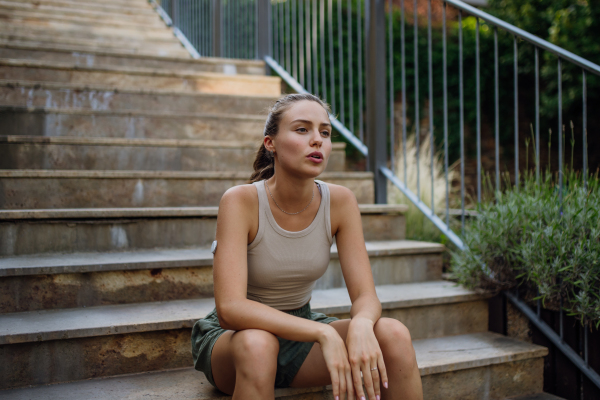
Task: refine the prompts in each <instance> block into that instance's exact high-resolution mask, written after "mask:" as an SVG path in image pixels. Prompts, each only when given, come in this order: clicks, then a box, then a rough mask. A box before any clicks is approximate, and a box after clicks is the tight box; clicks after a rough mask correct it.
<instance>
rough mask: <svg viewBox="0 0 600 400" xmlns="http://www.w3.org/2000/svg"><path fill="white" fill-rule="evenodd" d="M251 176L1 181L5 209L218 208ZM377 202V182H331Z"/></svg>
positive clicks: (1, 205) (1, 202)
mask: <svg viewBox="0 0 600 400" xmlns="http://www.w3.org/2000/svg"><path fill="white" fill-rule="evenodd" d="M248 178H249V176H248V177H247V178H240V179H237V178H221V179H202V178H182V179H161V178H139V179H137V178H108V179H107V178H92V179H89V178H0V193H3V195H2V196H0V208H4V209H9V210H10V209H39V208H94V207H185V206H189V207H193V206H216V205H218V204H219V201H220V199H221V196H223V193H225V191H226V190H227V189H229V188H231V187H233V186H236V185H241V184H244V183H246V181H247V179H248ZM328 182H331V183H334V184H338V185H342V186H346V187H347V188H349V189H350V190H352V191H353V192H354V194H355V196H356V198H357V199H358V202H359V203H360V204H372V203H373V181H372V180H371V179H328Z"/></svg>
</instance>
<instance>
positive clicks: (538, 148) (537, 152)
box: [535, 46, 540, 185]
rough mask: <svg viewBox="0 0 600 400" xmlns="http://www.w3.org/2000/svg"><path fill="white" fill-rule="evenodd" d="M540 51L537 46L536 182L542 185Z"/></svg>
mask: <svg viewBox="0 0 600 400" xmlns="http://www.w3.org/2000/svg"><path fill="white" fill-rule="evenodd" d="M539 53H540V49H539V48H538V47H537V46H535V181H536V182H537V184H538V185H539V183H540V54H539Z"/></svg>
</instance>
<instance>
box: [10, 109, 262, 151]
mask: <svg viewBox="0 0 600 400" xmlns="http://www.w3.org/2000/svg"><path fill="white" fill-rule="evenodd" d="M265 119H266V115H230V114H202V113H197V114H194V113H174V112H173V113H167V114H165V113H164V112H162V111H161V112H157V111H156V112H147V111H143V110H142V111H132V110H129V111H128V110H125V111H119V110H106V111H101V110H82V109H72V108H70V109H59V108H58V109H57V108H45V107H44V108H28V107H1V106H0V132H2V133H3V134H4V135H19V136H32V135H33V136H44V137H62V136H68V137H72V138H73V137H77V138H88V139H96V138H103V139H104V138H122V139H164V140H186V139H187V140H205V141H209V140H222V141H223V140H225V141H252V142H253V143H254V146H258V145H259V144H260V143H261V138H262V136H263V129H264V125H265Z"/></svg>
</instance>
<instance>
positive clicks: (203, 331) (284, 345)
mask: <svg viewBox="0 0 600 400" xmlns="http://www.w3.org/2000/svg"><path fill="white" fill-rule="evenodd" d="M285 312H286V313H288V314H290V315H294V316H296V317H300V318H306V319H310V320H312V321H317V322H321V323H324V324H329V323H331V322H333V321H337V318H335V317H328V316H326V315H325V314H322V313H316V312H312V311H311V309H310V304H306V305H305V306H303V307H301V308H299V309H297V310H292V311H285ZM225 332H226V330H225V329H223V328H221V326H220V325H219V319H218V318H217V309H216V308H215V309H214V310H212V311H211V312H210V314H208V315H207V316H206V317H205V318H203V319H200V320H198V321H196V323H195V324H194V328H193V329H192V355H193V357H194V367H195V368H196V369H197V370H198V371H202V372H204V375H206V379H208V381H209V382H210V384H211V385H213V386H214V387H216V386H217V385H215V381H214V378H213V375H212V370H211V365H210V356H211V354H212V349H213V346H214V345H215V343H216V342H217V339H218V338H219V336H221V334H223V333H225ZM277 339H278V340H279V354H278V355H277V374H276V376H275V387H276V388H284V387H289V386H290V384H291V383H292V380H294V377H295V376H296V374H297V373H298V371H299V370H300V367H301V366H302V363H303V362H304V360H305V359H306V356H308V353H309V352H310V350H311V349H312V346H313V344H314V343H313V342H296V341H293V340H287V339H282V338H280V337H278V338H277Z"/></svg>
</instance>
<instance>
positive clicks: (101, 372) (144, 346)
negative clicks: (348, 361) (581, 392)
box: [0, 281, 544, 388]
mask: <svg viewBox="0 0 600 400" xmlns="http://www.w3.org/2000/svg"><path fill="white" fill-rule="evenodd" d="M377 291H378V296H379V298H380V300H381V302H382V307H383V309H384V311H383V315H384V316H387V315H389V316H392V317H401V318H404V323H405V324H406V326H407V327H408V328H409V330H411V335H412V337H413V339H415V344H416V339H428V338H434V337H436V335H439V334H442V335H446V334H447V333H446V331H449V332H451V333H450V334H456V333H457V332H458V333H461V334H470V335H474V336H475V337H480V338H482V339H480V341H479V343H478V345H479V346H477V347H476V348H478V351H479V354H480V355H481V354H485V353H486V351H487V352H489V351H491V349H490V347H493V348H494V350H495V351H497V350H498V349H497V347H499V345H500V344H501V343H503V342H504V343H505V345H506V343H507V341H508V343H510V342H511V339H507V338H504V337H502V336H495V335H493V337H495V338H497V339H496V342H497V343H496V346H491V343H487V346H485V347H484V346H482V343H481V340H483V338H486V337H487V338H489V336H487V335H489V334H487V333H484V331H485V330H486V329H487V307H485V306H484V307H477V306H476V307H471V306H470V303H483V304H484V305H485V304H486V300H485V299H486V297H485V296H481V295H478V294H475V293H474V292H470V291H467V290H464V289H462V288H460V287H454V285H453V284H452V283H448V282H443V281H442V282H427V283H422V284H411V285H385V286H379V287H377ZM311 305H312V308H313V309H314V310H315V311H320V312H324V313H326V314H329V315H335V316H340V317H342V318H343V317H345V316H347V315H348V314H349V312H350V308H351V302H350V299H349V296H348V292H347V290H345V289H344V288H340V289H329V290H315V291H313V296H312V300H311ZM213 307H214V300H213V299H212V298H210V299H195V300H176V301H168V302H154V303H140V304H127V305H116V306H115V305H113V306H101V307H87V308H85V309H84V308H80V309H63V310H46V311H34V312H27V313H13V314H5V315H0V344H1V345H2V346H3V358H4V361H5V362H3V363H2V364H1V366H0V372H2V375H3V377H4V379H3V382H2V385H3V386H2V388H11V387H17V386H21V387H22V386H26V385H32V384H33V385H36V384H47V383H57V382H65V381H70V380H80V379H87V378H91V377H100V376H111V375H120V374H126V373H135V372H145V371H152V370H164V369H170V368H178V367H188V366H191V361H192V358H191V354H190V353H191V348H190V332H191V327H192V325H193V323H194V322H195V321H196V320H197V319H199V318H202V317H204V316H205V315H206V314H207V313H208V312H210V311H211V310H212V309H213ZM467 309H468V310H470V311H471V312H473V311H477V313H474V314H475V315H470V314H466V313H465V311H466V310H467ZM477 314H480V315H477ZM461 322H464V323H461ZM432 327H435V328H434V329H431V328H432ZM423 335H424V336H423ZM457 338H458V336H454V337H453V338H447V339H446V340H449V341H450V342H448V341H446V342H444V345H443V346H440V347H436V348H435V349H432V351H433V352H435V353H437V354H436V355H435V357H431V359H430V360H429V363H428V362H426V361H425V360H423V364H422V367H429V368H430V369H435V367H434V366H438V367H437V368H440V366H439V364H438V363H439V359H440V358H441V357H440V353H445V354H444V355H448V354H447V353H448V352H449V350H450V349H452V347H455V348H456V350H458V349H462V351H456V352H455V354H451V357H449V358H450V359H452V358H457V357H460V354H457V353H464V352H465V350H466V349H469V348H470V349H473V350H475V348H474V347H468V343H467V342H468V341H467V342H466V341H465V340H464V338H463V340H460V339H457ZM453 341H458V342H459V343H460V346H458V343H455V346H451V344H450V343H452V342H453ZM513 343H514V342H513ZM522 346H531V345H529V344H522ZM465 347H466V348H465ZM528 348H529V349H531V347H528ZM50 349H52V350H50ZM536 350H537V351H536V354H537V356H538V357H539V356H541V355H544V354H542V353H543V352H544V351H543V348H541V347H540V348H537V346H536ZM450 352H451V351H450ZM432 356H433V355H432ZM452 356H453V357H452ZM503 356H504V357H506V356H507V354H503ZM31 357H34V358H36V362H35V363H30V362H29V360H30V359H31ZM436 359H437V360H438V363H435V362H434V360H436ZM477 359H478V361H479V362H480V363H479V365H481V364H482V363H481V357H477ZM508 359H510V357H509V358H508ZM506 360H507V359H506V358H505V359H504V361H506ZM57 363H60V365H61V368H44V367H43V366H44V365H53V364H57ZM483 364H484V365H485V363H483ZM470 366H471V367H473V366H477V364H476V363H472V364H471V365H470Z"/></svg>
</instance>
